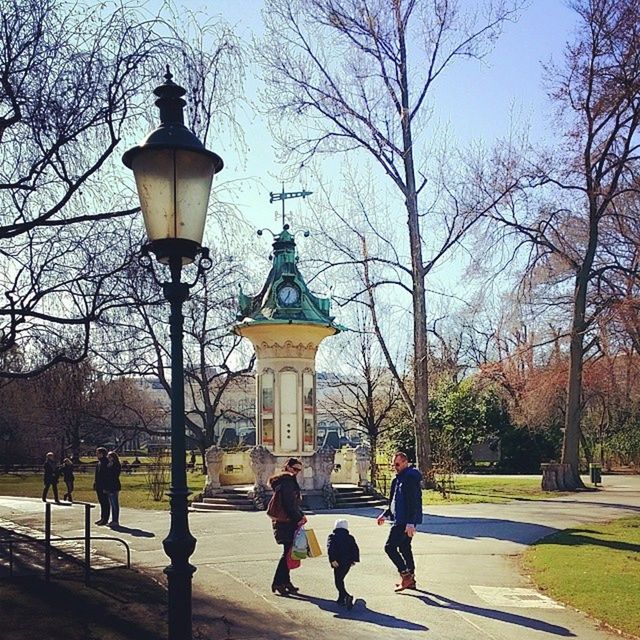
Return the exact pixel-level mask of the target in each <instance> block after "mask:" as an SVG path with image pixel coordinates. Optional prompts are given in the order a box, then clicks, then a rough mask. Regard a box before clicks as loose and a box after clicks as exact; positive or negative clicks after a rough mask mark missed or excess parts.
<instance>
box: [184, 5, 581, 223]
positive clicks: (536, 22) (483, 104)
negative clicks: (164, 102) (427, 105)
mask: <svg viewBox="0 0 640 640" xmlns="http://www.w3.org/2000/svg"><path fill="white" fill-rule="evenodd" d="M461 3H462V5H464V4H465V3H469V4H472V5H475V4H478V3H476V2H474V0H461ZM179 4H180V3H179ZM182 5H183V6H186V7H189V8H191V9H193V10H199V9H203V8H204V5H203V3H202V2H199V1H198V0H188V1H185V2H183V3H182ZM262 7H263V2H262V0H242V2H239V1H238V0H216V1H213V2H209V3H207V5H206V12H207V13H208V14H213V15H220V16H221V17H222V18H224V19H225V20H226V21H228V22H229V23H230V24H231V25H233V26H235V28H236V32H237V33H238V34H239V35H240V36H241V37H242V38H245V39H249V38H250V37H251V36H253V35H256V36H260V35H261V33H262V30H263V27H262V17H261V10H262ZM574 21H575V13H574V12H573V11H571V10H569V9H568V8H567V7H566V6H565V3H564V2H563V1H562V0H531V2H530V5H529V7H528V8H527V9H526V10H524V11H523V12H522V14H521V17H520V19H519V20H518V21H517V22H516V23H507V24H506V26H505V29H504V32H503V35H502V36H501V38H500V39H499V40H498V42H497V43H496V46H495V48H494V50H493V51H492V52H491V53H490V55H489V56H487V58H486V59H485V60H484V61H482V62H478V61H464V62H458V63H456V67H455V68H451V69H450V70H449V71H448V73H446V74H445V75H444V76H443V77H442V78H441V79H440V80H439V81H438V82H439V84H438V86H437V88H436V91H435V94H434V98H435V100H434V107H435V110H434V118H433V120H432V123H433V126H435V127H440V126H448V129H449V131H450V133H451V134H452V135H453V137H454V138H455V139H456V140H457V141H458V144H459V145H460V146H464V145H465V144H471V143H472V142H474V141H483V142H484V143H486V144H491V142H492V141H494V140H495V139H496V138H498V137H499V136H500V135H504V133H505V132H506V131H508V129H509V126H510V122H511V121H512V119H516V120H518V122H521V123H522V122H525V121H528V122H530V125H531V132H532V136H533V137H534V138H535V137H541V138H543V137H544V136H545V135H546V132H547V124H548V122H549V118H550V117H552V115H551V110H550V107H549V103H548V100H547V96H546V92H545V90H544V85H543V70H542V63H543V62H544V63H546V62H548V61H550V60H551V59H552V58H553V59H554V60H556V61H558V62H559V61H561V59H562V49H563V47H564V45H565V42H566V41H567V40H568V39H571V33H572V29H573V25H574ZM257 86H258V83H257V81H256V79H255V77H252V76H251V72H250V73H249V76H248V79H247V91H248V95H249V97H255V96H256V91H257ZM241 123H242V126H243V128H244V130H245V134H246V138H247V142H248V144H249V148H250V151H249V154H248V156H247V158H246V159H241V158H237V157H235V156H234V155H233V154H232V153H231V154H226V155H225V150H224V149H223V150H221V151H220V153H221V155H223V157H224V158H225V163H226V166H225V174H224V175H221V176H220V179H225V180H238V179H240V180H247V179H256V180H258V181H260V182H261V187H262V188H260V187H258V186H257V185H254V186H253V187H252V188H250V189H248V190H247V191H245V192H244V193H243V194H241V195H240V197H239V201H238V202H237V203H236V204H237V205H238V206H239V208H240V209H241V211H242V212H243V213H244V215H245V216H246V217H247V219H248V220H249V221H250V222H251V223H252V224H254V225H255V226H257V227H261V226H270V227H271V228H274V229H275V228H277V223H276V222H275V218H276V215H274V214H277V211H278V210H279V209H278V206H277V205H270V204H269V191H279V190H280V186H281V185H280V182H279V178H280V175H281V169H282V168H281V167H280V166H279V165H278V164H277V163H276V157H275V152H274V150H273V148H272V140H271V138H270V135H269V129H268V126H267V123H266V122H265V121H264V119H263V118H262V116H260V115H259V114H258V113H256V112H253V111H250V110H248V111H245V112H244V114H243V115H242V117H241ZM216 151H217V150H216ZM245 161H246V164H245ZM303 187H306V188H307V189H310V190H313V185H312V184H306V185H302V184H287V185H286V187H285V188H286V190H289V191H296V190H298V189H301V188H303ZM290 204H291V205H292V206H293V209H292V211H295V209H296V207H300V206H304V204H305V203H304V201H302V200H299V201H295V202H294V201H290Z"/></svg>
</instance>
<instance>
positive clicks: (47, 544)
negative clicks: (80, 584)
mask: <svg viewBox="0 0 640 640" xmlns="http://www.w3.org/2000/svg"><path fill="white" fill-rule="evenodd" d="M75 504H81V505H82V506H83V507H84V536H72V537H64V536H56V537H55V538H52V536H51V503H49V502H47V503H46V504H45V520H44V539H42V540H38V539H37V538H29V537H27V536H25V537H24V538H22V539H21V538H18V537H15V536H14V537H11V538H0V543H7V544H8V545H9V576H10V577H13V545H14V544H16V543H18V544H24V543H29V544H40V545H42V544H44V576H45V581H46V582H49V580H50V578H51V547H52V541H53V542H65V541H69V540H71V541H75V540H82V541H84V577H85V584H86V585H88V584H89V583H90V579H91V540H106V541H111V540H112V541H115V542H120V543H121V544H123V545H124V548H125V551H126V553H127V569H131V547H130V546H129V544H128V542H127V541H126V540H123V539H122V538H118V537H117V536H92V535H91V509H93V508H94V506H95V505H93V504H91V503H89V502H84V503H77V502H76V503H75ZM58 551H61V552H62V553H64V551H62V550H58ZM67 555H69V554H67Z"/></svg>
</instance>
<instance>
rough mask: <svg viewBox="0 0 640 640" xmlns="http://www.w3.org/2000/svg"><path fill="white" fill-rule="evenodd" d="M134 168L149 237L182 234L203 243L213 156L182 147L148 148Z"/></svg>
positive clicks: (141, 154) (161, 238) (179, 236)
mask: <svg viewBox="0 0 640 640" xmlns="http://www.w3.org/2000/svg"><path fill="white" fill-rule="evenodd" d="M132 168H133V173H134V175H135V179H136V187H137V189H138V197H139V198H140V206H141V208H142V214H143V217H144V223H145V227H146V229H147V236H148V237H149V240H150V241H154V240H163V239H165V238H181V239H185V240H193V241H194V242H196V243H198V244H202V234H203V233H204V224H205V219H206V214H207V206H208V204H209V195H210V193H211V183H212V181H213V173H214V171H213V161H212V159H211V158H210V157H208V156H206V155H203V154H200V153H194V152H192V151H184V150H181V149H178V150H173V149H147V150H145V151H143V152H141V153H139V154H138V155H137V156H136V157H135V158H134V159H133V162H132Z"/></svg>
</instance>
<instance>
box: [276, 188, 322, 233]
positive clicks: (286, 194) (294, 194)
mask: <svg viewBox="0 0 640 640" xmlns="http://www.w3.org/2000/svg"><path fill="white" fill-rule="evenodd" d="M312 193H313V191H285V190H284V182H283V183H282V191H281V192H280V193H273V191H271V192H270V193H269V203H270V204H271V203H273V202H277V201H278V200H281V201H282V226H283V227H284V201H285V200H289V199H291V198H306V197H307V196H310V195H311V194H312Z"/></svg>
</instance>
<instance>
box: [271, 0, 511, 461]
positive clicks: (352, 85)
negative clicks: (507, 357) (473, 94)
mask: <svg viewBox="0 0 640 640" xmlns="http://www.w3.org/2000/svg"><path fill="white" fill-rule="evenodd" d="M517 4H518V3H517V2H515V3H507V2H493V3H488V4H487V6H486V8H484V9H478V10H475V11H473V12H468V13H465V12H463V11H462V10H461V9H460V6H459V4H458V3H457V2H454V1H453V0H445V1H442V0H437V1H436V0H433V1H427V0H425V1H424V2H418V1H416V0H406V1H403V0H395V1H394V2H383V1H382V0H348V1H346V2H345V1H338V0H311V1H305V2H302V1H300V0H268V2H267V3H266V7H265V10H264V14H263V15H264V18H265V23H266V33H265V38H264V39H263V41H262V43H261V47H260V56H261V59H262V63H263V66H264V70H265V78H266V81H267V90H266V98H267V103H268V105H269V106H270V107H272V110H273V111H272V112H273V114H274V116H275V118H274V120H275V121H276V122H277V123H280V125H281V127H280V129H279V133H280V134H281V135H280V140H281V142H282V143H283V145H284V147H285V148H286V149H287V151H288V152H289V153H290V154H291V155H290V157H291V158H292V159H295V160H297V161H300V160H301V161H302V162H305V161H306V159H308V158H309V157H311V156H314V155H316V154H319V153H335V152H357V151H359V152H364V153H365V154H366V155H368V157H369V158H371V159H372V161H373V162H374V163H376V165H377V166H378V167H379V169H380V170H381V171H382V172H383V173H384V174H385V175H386V176H387V177H388V178H389V179H390V180H391V183H392V184H393V185H394V187H395V188H396V189H397V190H398V193H399V195H400V197H401V198H402V200H403V207H404V210H405V213H406V222H407V226H408V232H409V233H408V239H409V247H410V252H409V255H410V258H409V260H408V263H407V264H406V268H407V269H408V270H409V273H410V292H411V300H412V317H413V352H414V355H413V359H412V362H413V364H412V366H413V377H414V380H415V392H414V396H413V405H414V407H413V411H412V414H413V416H414V424H415V435H416V444H417V447H416V450H417V458H418V464H419V466H420V468H421V469H422V470H423V472H425V473H428V472H429V468H430V465H431V453H430V443H429V430H428V370H427V325H426V296H425V276H426V274H427V273H428V271H429V268H430V261H429V260H425V259H424V246H423V233H422V225H423V223H424V216H425V215H426V214H427V207H425V205H424V204H421V202H420V197H421V195H424V194H423V191H424V189H425V186H426V184H427V181H426V175H425V174H424V173H423V165H422V163H423V159H422V158H421V157H420V154H419V153H418V151H417V148H418V141H419V140H421V138H420V135H419V132H420V127H421V126H422V125H424V123H425V119H426V115H427V110H428V105H429V99H430V96H431V90H432V88H433V86H434V84H435V83H436V81H437V79H438V78H439V77H440V76H441V75H442V73H443V72H444V71H445V70H446V69H447V68H448V67H449V66H450V65H451V64H452V63H453V62H454V61H455V60H457V59H459V58H481V57H482V56H483V55H484V54H485V53H486V52H487V51H488V49H489V47H490V45H491V43H492V42H493V41H494V40H495V38H496V37H497V35H498V34H499V32H500V29H501V26H502V24H503V23H504V21H505V20H508V19H510V18H512V17H514V16H515V12H516V8H517ZM409 43H410V44H409ZM276 126H277V125H276ZM455 235H456V234H455V233H453V234H452V237H451V242H453V243H455ZM445 244H446V243H445ZM438 253H439V252H436V255H438Z"/></svg>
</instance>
